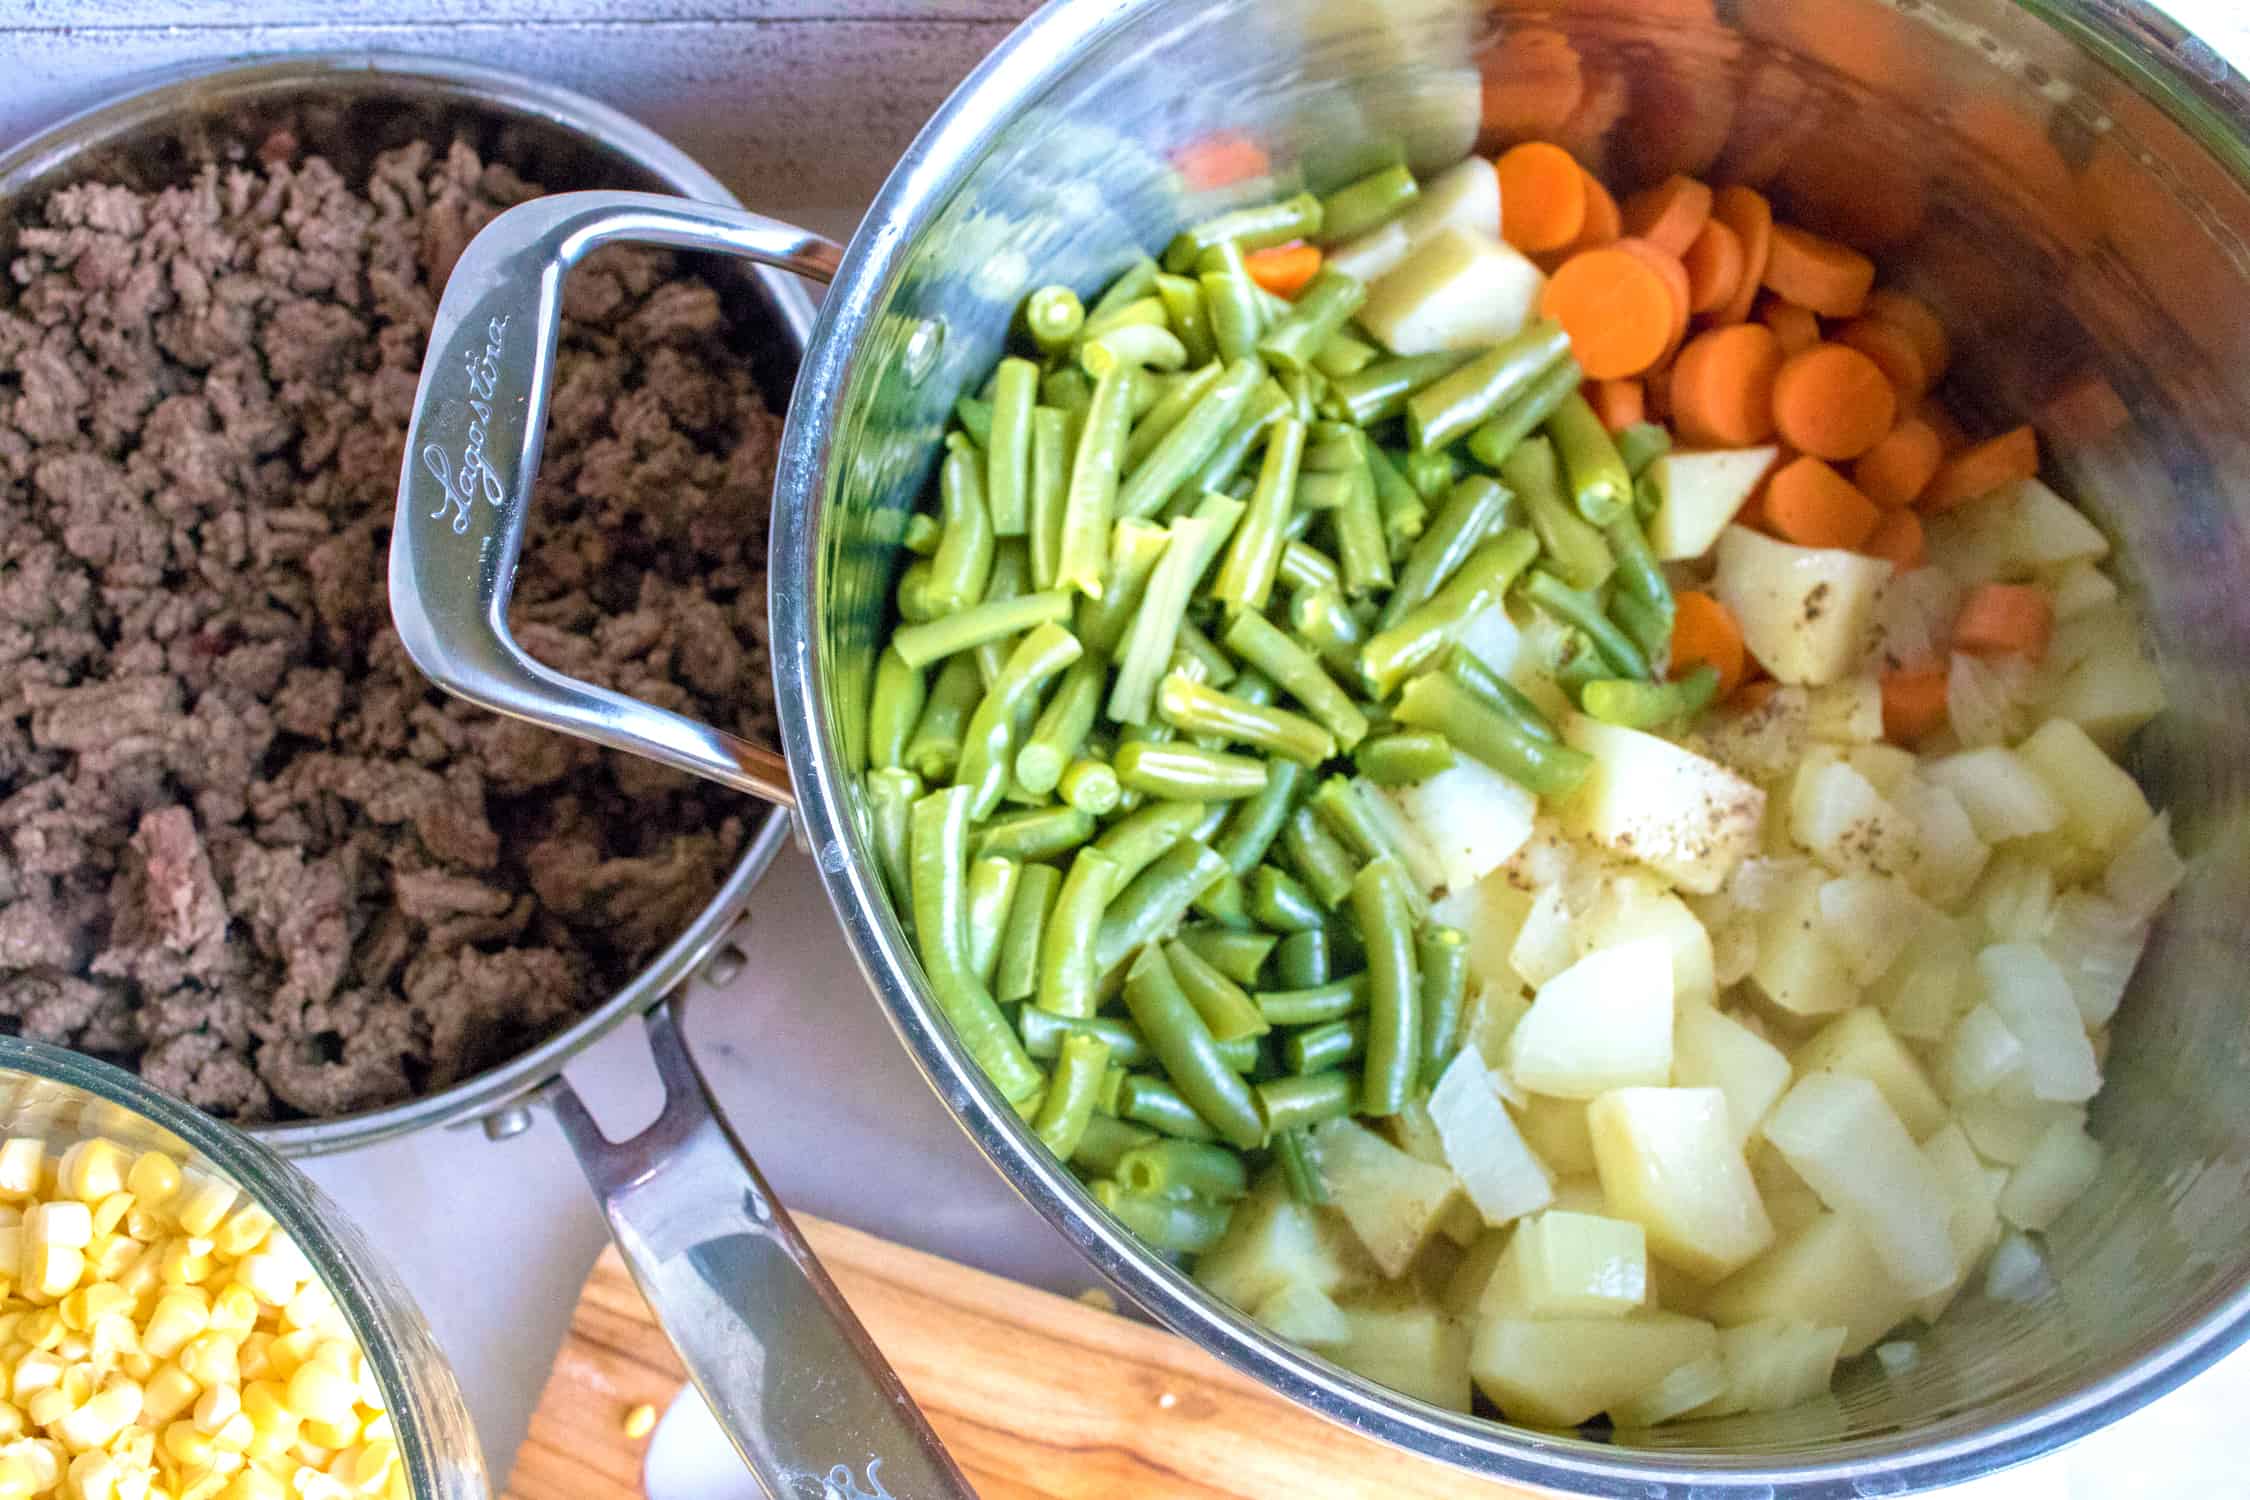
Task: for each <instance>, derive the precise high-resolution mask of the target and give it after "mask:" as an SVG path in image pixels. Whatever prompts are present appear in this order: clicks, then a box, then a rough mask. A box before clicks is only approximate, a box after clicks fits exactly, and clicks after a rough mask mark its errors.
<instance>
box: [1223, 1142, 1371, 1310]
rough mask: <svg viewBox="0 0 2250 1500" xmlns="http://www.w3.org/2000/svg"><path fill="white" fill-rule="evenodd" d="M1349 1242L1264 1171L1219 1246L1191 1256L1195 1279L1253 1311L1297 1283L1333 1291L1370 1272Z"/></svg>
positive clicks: (1276, 1177)
mask: <svg viewBox="0 0 2250 1500" xmlns="http://www.w3.org/2000/svg"><path fill="white" fill-rule="evenodd" d="M1349 1239H1350V1237H1349V1236H1348V1235H1346V1234H1344V1233H1343V1232H1342V1231H1341V1229H1339V1228H1334V1227H1331V1225H1330V1223H1329V1221H1328V1220H1326V1219H1325V1218H1324V1217H1323V1216H1322V1215H1320V1214H1319V1213H1317V1212H1316V1211H1315V1210H1313V1209H1311V1208H1308V1207H1306V1206H1305V1205H1304V1204H1301V1203H1299V1202H1297V1201H1296V1199H1294V1198H1292V1197H1291V1196H1290V1195H1289V1189H1288V1186H1287V1185H1286V1184H1285V1183H1284V1182H1283V1180H1282V1177H1281V1174H1280V1173H1279V1172H1278V1171H1274V1172H1269V1173H1267V1174H1266V1176H1265V1177H1264V1178H1263V1179H1261V1180H1260V1181H1259V1183H1258V1185H1257V1186H1256V1188H1254V1189H1253V1190H1252V1191H1251V1193H1250V1196H1249V1197H1247V1198H1245V1199H1243V1200H1242V1202H1241V1203H1239V1204H1237V1205H1236V1206H1235V1210H1234V1216H1233V1217H1232V1218H1231V1219H1229V1220H1228V1221H1227V1231H1226V1233H1225V1234H1224V1235H1223V1236H1221V1237H1220V1240H1219V1242H1218V1243H1217V1244H1216V1245H1213V1246H1212V1247H1211V1248H1210V1249H1208V1250H1206V1251H1204V1252H1203V1253H1202V1254H1201V1255H1199V1256H1197V1257H1196V1261H1195V1279H1196V1280H1197V1281H1198V1282H1200V1283H1201V1284H1202V1285H1203V1287H1204V1289H1205V1290H1206V1291H1208V1292H1210V1293H1212V1295H1214V1296H1216V1297H1218V1298H1219V1299H1221V1300H1222V1301H1225V1302H1231V1303H1233V1304H1234V1305H1235V1306H1236V1307H1256V1306H1257V1305H1258V1304H1259V1303H1261V1302H1263V1301H1265V1299H1266V1298H1268V1297H1270V1296H1272V1295H1273V1294H1274V1293H1275V1292H1278V1291H1280V1290H1281V1289H1283V1288H1284V1287H1288V1286H1292V1285H1298V1284H1302V1285H1305V1286H1309V1287H1313V1288H1315V1289H1316V1290H1318V1291H1322V1292H1328V1293H1334V1292H1335V1291H1337V1290H1338V1289H1339V1288H1342V1287H1346V1286H1350V1285H1352V1284H1354V1283H1355V1282H1358V1281H1363V1280H1366V1279H1368V1278H1370V1277H1372V1276H1373V1275H1374V1273H1375V1268H1374V1266H1373V1265H1372V1264H1370V1263H1369V1262H1368V1261H1367V1259H1366V1257H1365V1256H1364V1255H1362V1254H1361V1253H1360V1250H1359V1247H1358V1246H1357V1245H1356V1244H1351V1243H1349Z"/></svg>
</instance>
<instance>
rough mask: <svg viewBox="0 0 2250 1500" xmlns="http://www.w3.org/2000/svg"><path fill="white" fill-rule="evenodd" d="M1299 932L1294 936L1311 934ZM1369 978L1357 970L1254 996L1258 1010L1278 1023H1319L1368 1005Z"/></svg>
mask: <svg viewBox="0 0 2250 1500" xmlns="http://www.w3.org/2000/svg"><path fill="white" fill-rule="evenodd" d="M1310 935H1311V934H1307V933H1298V934H1295V935H1294V936H1296V937H1305V936H1310ZM1367 993H1368V978H1367V976H1366V975H1365V974H1354V975H1352V976H1351V977H1350V978H1348V979H1331V980H1329V981H1328V982H1327V983H1326V984H1316V985H1308V986H1305V987H1303V988H1300V989H1287V990H1260V991H1259V992H1258V993H1257V994H1256V995H1255V996H1254V997H1253V999H1254V1000H1255V1001H1256V1002H1257V1006H1258V1013H1259V1014H1260V1015H1262V1016H1264V1017H1265V1018H1266V1019H1267V1020H1268V1021H1270V1022H1272V1023H1273V1024H1274V1025H1276V1026H1320V1025H1325V1024H1327V1023H1328V1022H1330V1021H1341V1020H1344V1019H1346V1018H1347V1017H1350V1016H1356V1015H1358V1014H1359V1013H1360V1012H1361V1011H1364V1010H1365V1009H1367Z"/></svg>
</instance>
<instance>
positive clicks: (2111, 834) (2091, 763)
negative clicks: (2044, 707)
mask: <svg viewBox="0 0 2250 1500" xmlns="http://www.w3.org/2000/svg"><path fill="white" fill-rule="evenodd" d="M2016 754H2017V755H2019V756H2021V757H2022V758H2023V761H2024V763H2025V764H2026V765H2028V766H2030V767H2031V773H2032V774H2033V775H2034V776H2037V777H2038V778H2039V780H2040V781H2041V782H2043V783H2044V784H2045V785H2046V788H2047V790H2048V792H2049V793H2050V794H2052V795H2053V797H2054V799H2055V801H2056V802H2057V803H2059V804H2061V807H2062V810H2063V820H2062V829H2063V832H2064V833H2065V834H2067V835H2068V836H2069V837H2070V839H2071V840H2072V842H2074V843H2077V844H2079V845H2081V846H2082V847H2084V848H2085V849H2086V850H2087V851H2088V852H2089V853H2090V854H2092V855H2093V856H2094V857H2095V859H2096V860H2098V861H2100V862H2102V863H2105V864H2106V863H2107V862H2108V861H2109V860H2110V859H2111V857H2113V856H2114V855H2115V854H2116V853H2117V851H2118V850H2120V849H2122V848H2124V847H2125V844H2126V841H2127V840H2129V839H2131V838H2132V836H2133V835H2134V834H2136V833H2139V832H2140V831H2141V826H2142V825H2143V824H2145V823H2147V822H2148V820H2149V819H2150V818H2152V817H2154V816H2155V815H2156V814H2155V813H2154V812H2153V811H2152V810H2151V809H2150V808H2149V805H2148V798H2147V797H2145V796H2143V795H2142V793H2141V787H2140V783H2139V782H2137V781H2135V780H2133V778H2132V776H2131V775H2130V774H2129V773H2127V771H2126V770H2125V768H2124V767H2123V766H2121V765H2119V764H2118V763H2117V762H2116V761H2113V760H2111V759H2110V758H2109V754H2108V752H2107V751H2105V750H2103V749H2102V747H2101V746H2099V745H2097V744H2095V743H2094V742H2093V740H2092V739H2091V738H2090V737H2088V735H2087V733H2086V731H2085V730H2083V729H2081V728H2079V727H2078V726H2077V725H2076V724H2073V723H2072V722H2070V721H2069V720H2068V719H2049V720H2048V721H2047V722H2046V723H2044V724H2042V725H2040V726H2039V728H2038V730H2037V731H2036V732H2034V733H2033V734H2032V736H2031V738H2030V739H2028V740H2025V741H2024V742H2023V743H2022V744H2021V745H2018V746H2017V747H2016Z"/></svg>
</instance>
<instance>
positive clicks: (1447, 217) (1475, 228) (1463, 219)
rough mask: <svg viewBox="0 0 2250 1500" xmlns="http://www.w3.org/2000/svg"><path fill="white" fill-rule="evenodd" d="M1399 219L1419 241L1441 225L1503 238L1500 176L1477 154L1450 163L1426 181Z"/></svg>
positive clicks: (1411, 239) (1409, 237)
mask: <svg viewBox="0 0 2250 1500" xmlns="http://www.w3.org/2000/svg"><path fill="white" fill-rule="evenodd" d="M1396 222H1397V223H1398V224H1399V225H1400V226H1401V227H1402V228H1403V229H1405V231H1406V237H1407V240H1408V241H1409V242H1410V243H1412V244H1415V245H1421V244H1423V243H1425V242H1427V241H1428V240H1429V239H1430V237H1431V236H1432V235H1435V234H1436V233H1437V232H1438V231H1439V230H1441V229H1462V230H1467V231H1468V232H1470V233H1472V234H1481V235H1484V236H1486V237H1488V238H1490V239H1498V238H1500V178H1499V175H1498V174H1497V173H1495V172H1494V171H1493V170H1492V168H1491V167H1490V166H1489V165H1488V164H1487V163H1485V162H1482V161H1479V160H1478V159H1477V158H1475V157H1473V156H1472V157H1470V158H1469V159H1468V160H1466V161H1463V162H1459V163H1457V164H1456V165H1454V166H1450V167H1447V168H1446V169H1445V170H1444V171H1442V172H1439V173H1437V174H1436V175H1435V176H1432V177H1431V178H1429V179H1428V180H1427V181H1426V182H1424V183H1423V184H1422V191H1421V193H1420V194H1418V195H1417V196H1416V197H1415V199H1414V202H1413V203H1412V204H1411V205H1409V206H1408V208H1407V210H1406V212H1404V213H1402V214H1400V215H1399V216H1398V219H1397V220H1396Z"/></svg>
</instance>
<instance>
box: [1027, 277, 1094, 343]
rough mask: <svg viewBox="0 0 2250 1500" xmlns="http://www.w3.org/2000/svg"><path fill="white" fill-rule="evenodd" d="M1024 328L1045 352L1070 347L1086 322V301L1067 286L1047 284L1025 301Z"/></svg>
mask: <svg viewBox="0 0 2250 1500" xmlns="http://www.w3.org/2000/svg"><path fill="white" fill-rule="evenodd" d="M1023 322H1024V328H1025V330H1026V331H1028V332H1029V333H1030V334H1031V341H1032V342H1033V343H1035V344H1037V345H1038V346H1039V352H1040V353H1042V354H1053V353H1056V352H1057V351H1059V350H1062V349H1067V348H1069V347H1070V344H1071V341H1072V340H1073V339H1075V338H1077V337H1078V330H1080V329H1081V328H1084V327H1085V326H1086V304H1085V303H1083V302H1081V301H1079V300H1078V294H1077V293H1076V292H1074V291H1072V290H1071V289H1070V288H1069V287H1067V286H1043V287H1041V288H1039V290H1037V291H1036V292H1033V293H1032V294H1031V295H1030V296H1029V297H1027V298H1025V299H1024V304H1023Z"/></svg>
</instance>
